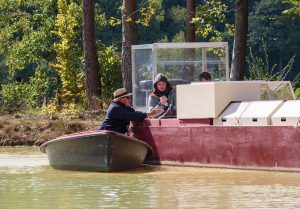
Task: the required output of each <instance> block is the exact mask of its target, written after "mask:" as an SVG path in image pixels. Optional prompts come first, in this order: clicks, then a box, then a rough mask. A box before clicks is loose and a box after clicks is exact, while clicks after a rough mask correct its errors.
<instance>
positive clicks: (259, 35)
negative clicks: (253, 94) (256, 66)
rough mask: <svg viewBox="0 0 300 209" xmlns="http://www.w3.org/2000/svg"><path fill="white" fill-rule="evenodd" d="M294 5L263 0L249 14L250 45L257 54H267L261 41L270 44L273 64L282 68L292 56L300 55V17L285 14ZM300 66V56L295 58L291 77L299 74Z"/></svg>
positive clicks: (271, 62)
mask: <svg viewBox="0 0 300 209" xmlns="http://www.w3.org/2000/svg"><path fill="white" fill-rule="evenodd" d="M288 8H290V7H289V5H288V4H287V3H283V2H282V1H281V0H274V1H269V0H262V1H258V2H257V3H256V4H255V7H254V9H253V12H251V13H250V14H249V33H248V36H249V40H248V45H249V47H251V48H252V51H253V54H255V55H256V56H259V55H260V54H263V48H262V47H261V43H262V42H265V43H266V46H267V47H268V55H269V58H270V59H269V62H270V66H273V65H275V64H276V65H278V68H277V69H278V70H279V69H282V68H283V64H284V63H288V62H289V60H290V59H291V57H293V56H294V55H296V57H297V58H298V57H299V56H300V53H299V45H300V24H299V23H300V20H299V19H296V18H293V17H292V16H288V15H285V14H283V13H284V11H285V10H286V9H288ZM299 67H300V59H295V60H294V67H293V68H294V70H293V73H292V74H291V75H290V79H292V78H293V77H295V76H296V75H295V73H296V71H295V70H296V69H299Z"/></svg>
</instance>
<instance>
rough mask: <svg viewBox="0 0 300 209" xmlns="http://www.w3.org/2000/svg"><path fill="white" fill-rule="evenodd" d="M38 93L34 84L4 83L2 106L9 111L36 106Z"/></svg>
mask: <svg viewBox="0 0 300 209" xmlns="http://www.w3.org/2000/svg"><path fill="white" fill-rule="evenodd" d="M35 95H36V92H35V89H34V87H33V85H31V84H30V83H25V82H23V81H22V82H20V83H16V82H14V83H9V84H7V85H2V89H1V96H2V98H1V106H2V109H3V110H5V111H8V112H9V113H11V112H15V111H21V110H25V109H27V108H30V107H35V105H36V103H35V100H34V97H35Z"/></svg>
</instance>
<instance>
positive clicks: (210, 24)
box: [192, 0, 234, 42]
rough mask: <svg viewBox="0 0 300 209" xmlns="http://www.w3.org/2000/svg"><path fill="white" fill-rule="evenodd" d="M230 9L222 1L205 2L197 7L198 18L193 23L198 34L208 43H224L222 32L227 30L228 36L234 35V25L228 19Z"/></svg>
mask: <svg viewBox="0 0 300 209" xmlns="http://www.w3.org/2000/svg"><path fill="white" fill-rule="evenodd" d="M227 11H228V7H227V6H226V5H225V4H224V3H223V1H220V0H211V1H204V3H203V4H201V5H199V6H197V8H196V17H195V18H194V19H193V21H192V22H193V23H194V24H195V26H196V34H197V35H199V36H200V37H202V38H204V39H205V40H208V41H213V42H215V41H222V33H221V31H224V29H225V30H227V31H228V34H230V35H232V36H233V34H234V30H233V25H231V24H229V21H228V20H227V19H226V15H225V14H226V12H227Z"/></svg>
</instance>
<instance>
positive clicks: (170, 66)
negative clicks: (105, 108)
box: [132, 42, 229, 111]
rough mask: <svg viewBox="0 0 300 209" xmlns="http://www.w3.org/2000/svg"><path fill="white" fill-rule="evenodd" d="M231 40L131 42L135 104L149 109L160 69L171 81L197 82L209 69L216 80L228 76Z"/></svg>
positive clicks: (174, 83)
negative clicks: (229, 44) (215, 41)
mask: <svg viewBox="0 0 300 209" xmlns="http://www.w3.org/2000/svg"><path fill="white" fill-rule="evenodd" d="M228 71H229V66H228V44H227V43H224V42H220V43H205V42H204V43H154V44H146V45H134V46H132V78H133V79H132V81H133V106H134V107H135V108H136V109H137V110H142V111H146V110H147V109H148V107H147V103H148V97H149V95H150V93H151V91H152V90H153V80H154V78H155V76H156V75H157V74H158V73H163V74H164V75H166V77H167V78H168V80H169V81H170V83H171V85H173V86H176V85H180V84H190V83H191V82H198V80H199V75H200V73H201V72H209V73H210V74H211V76H212V80H213V81H225V80H229V72H228Z"/></svg>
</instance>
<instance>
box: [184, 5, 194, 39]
mask: <svg viewBox="0 0 300 209" xmlns="http://www.w3.org/2000/svg"><path fill="white" fill-rule="evenodd" d="M186 8H187V18H186V35H185V41H186V42H195V40H196V30H195V24H193V23H192V22H191V21H192V19H193V18H195V15H196V0H187V1H186Z"/></svg>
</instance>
